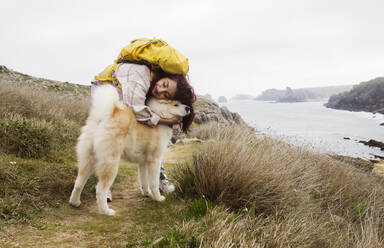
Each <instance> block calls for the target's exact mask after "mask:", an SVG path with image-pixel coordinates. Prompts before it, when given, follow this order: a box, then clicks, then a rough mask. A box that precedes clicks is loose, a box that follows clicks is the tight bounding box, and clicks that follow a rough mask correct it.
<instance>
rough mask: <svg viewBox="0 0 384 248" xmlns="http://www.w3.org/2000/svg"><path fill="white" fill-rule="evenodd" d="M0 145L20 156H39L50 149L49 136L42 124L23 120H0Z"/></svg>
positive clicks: (10, 152) (8, 151)
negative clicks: (33, 123)
mask: <svg viewBox="0 0 384 248" xmlns="http://www.w3.org/2000/svg"><path fill="white" fill-rule="evenodd" d="M0 136H1V137H2V139H1V143H0V147H1V148H2V150H4V151H5V152H6V153H9V154H16V155H17V156H19V157H22V158H40V157H42V156H44V154H45V153H47V151H49V149H50V147H49V146H50V136H49V134H48V131H47V129H46V128H45V127H44V126H42V125H37V126H35V125H32V124H31V123H30V122H27V121H25V120H22V121H21V120H8V121H6V122H0Z"/></svg>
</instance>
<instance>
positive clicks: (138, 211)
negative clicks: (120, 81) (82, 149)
mask: <svg viewBox="0 0 384 248" xmlns="http://www.w3.org/2000/svg"><path fill="white" fill-rule="evenodd" d="M5 73H7V74H9V71H8V72H0V135H1V139H0V182H1V183H0V229H1V231H0V247H319V248H320V247H384V225H383V224H384V223H383V219H384V218H383V217H384V185H383V181H382V179H380V178H377V177H375V176H373V175H371V174H369V173H367V172H365V171H363V170H359V169H356V168H355V167H353V166H351V165H349V164H348V163H347V162H341V161H338V160H335V159H333V158H331V157H329V156H326V155H321V154H313V153H311V152H308V151H307V150H306V149H305V147H295V146H292V145H288V144H286V143H284V142H281V141H278V140H275V139H271V138H269V137H263V138H261V137H258V136H256V135H255V134H254V133H253V132H252V131H250V130H248V129H245V128H244V127H243V126H241V127H240V126H236V125H234V126H226V127H223V126H222V125H219V124H218V123H207V124H202V125H195V127H194V129H193V130H192V132H191V133H190V134H189V136H190V137H198V138H200V139H203V140H205V142H203V143H193V144H180V145H174V146H172V147H170V148H169V149H168V151H167V154H166V156H165V158H164V161H165V163H166V164H165V166H166V168H167V169H168V174H169V176H170V178H171V180H172V181H173V182H174V183H175V184H176V186H177V187H176V188H177V190H176V192H175V193H172V194H170V195H167V199H166V201H165V202H161V203H158V202H153V201H151V200H150V199H148V198H144V197H142V196H141V195H140V193H139V190H138V188H137V180H136V177H137V172H136V171H137V165H136V164H130V163H127V162H122V163H121V166H120V169H119V175H118V178H117V180H116V182H115V184H114V186H113V189H112V193H113V196H114V200H113V202H112V203H110V205H111V207H112V208H114V209H115V210H117V216H114V217H107V216H100V215H99V214H97V207H96V202H95V195H94V194H95V192H94V186H95V181H96V180H95V178H92V180H91V181H90V182H88V183H87V185H86V189H85V192H84V193H85V194H84V195H83V199H82V206H81V207H80V208H79V209H76V208H72V207H70V206H69V204H68V203H67V202H68V199H69V195H70V192H71V189H72V186H73V183H74V180H75V177H76V166H75V165H76V160H75V151H74V146H75V144H76V139H77V137H78V135H79V133H80V127H81V126H82V125H83V124H84V121H85V118H86V116H87V111H88V106H89V95H88V94H89V93H88V91H87V90H84V91H83V90H82V88H81V89H78V87H79V86H73V85H71V84H67V85H66V86H65V87H67V90H55V89H54V88H52V87H50V86H47V87H39V86H31V84H29V83H26V84H25V82H23V80H22V79H21V78H19V81H18V82H16V83H17V87H15V86H16V83H15V82H13V81H12V78H13V76H12V75H11V76H9V75H8V76H7V75H5ZM12 73H14V72H12ZM15 75H16V76H15V77H19V76H20V75H18V74H15ZM20 77H22V76H20ZM28 77H29V76H28ZM28 80H31V82H32V84H33V85H35V84H36V85H39V82H40V81H39V80H43V81H45V83H46V84H49V80H44V79H35V78H32V77H31V78H28ZM35 81H36V82H35ZM53 83H57V82H53ZM58 84H59V86H58V87H61V85H60V83H58ZM71 87H73V88H71ZM68 92H69V93H68Z"/></svg>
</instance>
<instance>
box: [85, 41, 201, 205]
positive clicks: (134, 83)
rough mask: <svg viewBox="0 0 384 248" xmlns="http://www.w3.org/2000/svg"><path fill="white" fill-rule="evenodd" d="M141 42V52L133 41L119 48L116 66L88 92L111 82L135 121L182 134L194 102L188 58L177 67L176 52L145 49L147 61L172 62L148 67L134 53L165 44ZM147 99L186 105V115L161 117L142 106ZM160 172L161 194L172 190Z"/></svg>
mask: <svg viewBox="0 0 384 248" xmlns="http://www.w3.org/2000/svg"><path fill="white" fill-rule="evenodd" d="M142 40H144V41H145V42H144V43H143V44H141V43H140V44H141V45H140V46H144V48H142V47H141V48H142V49H134V48H135V45H132V44H135V43H137V42H138V41H137V40H135V41H132V42H131V45H129V46H127V47H125V48H123V50H122V52H121V53H120V55H119V57H118V59H117V64H116V63H115V64H114V65H111V66H108V67H107V68H106V69H105V70H104V71H103V72H102V73H100V74H99V75H98V76H96V77H95V79H96V80H95V81H93V82H92V88H91V90H92V92H93V91H94V89H95V88H96V87H97V86H98V85H102V84H105V83H111V84H112V85H113V86H115V88H116V90H117V92H118V93H119V96H120V100H122V102H123V103H124V104H125V105H127V106H128V107H130V108H131V109H132V110H133V113H134V114H135V117H136V120H137V121H138V122H140V123H142V124H145V125H148V126H151V127H155V126H157V125H158V124H164V125H174V124H177V125H180V127H181V129H182V131H183V132H185V133H186V132H187V130H188V128H189V127H190V125H191V124H192V122H193V119H194V117H195V113H194V109H193V103H194V102H195V100H196V96H195V94H194V90H193V88H192V87H191V85H190V84H189V82H188V80H187V78H186V76H185V75H184V74H186V73H187V72H188V59H187V58H185V57H184V56H182V58H185V59H182V60H180V63H181V65H177V62H178V61H179V60H177V59H173V57H172V56H174V51H176V50H174V49H173V48H169V47H168V48H167V49H164V50H161V53H160V52H159V53H160V55H159V54H157V53H154V54H150V53H149V52H148V51H152V50H153V49H148V51H147V54H146V56H147V57H148V58H153V57H156V56H161V58H162V59H163V60H164V61H167V62H170V61H174V63H173V64H172V63H168V64H167V66H165V65H162V64H161V63H159V64H151V63H150V61H146V60H143V59H142V58H143V57H142V56H141V55H142V54H141V53H138V54H136V53H135V52H137V51H136V50H140V51H142V50H145V49H146V48H147V46H152V45H153V46H160V47H163V46H164V45H167V44H166V43H165V42H164V41H161V40H160V41H158V40H153V41H152V40H148V39H142ZM139 41H141V40H139ZM167 46H168V45H167ZM167 51H169V52H167ZM132 58H137V59H140V61H131V60H132ZM169 66H171V67H169ZM163 67H164V68H165V69H166V68H169V69H170V70H171V71H177V72H178V73H182V74H171V73H167V72H164V70H163V69H161V68H163ZM150 98H156V99H163V100H178V101H179V102H181V103H182V104H184V105H187V107H188V111H189V112H190V114H188V115H187V116H184V117H178V116H175V117H172V118H169V119H165V118H161V117H160V116H159V115H157V114H156V113H154V112H153V111H152V110H151V108H150V107H149V106H147V104H146V103H147V102H148V101H149V99H150ZM160 171H161V173H160V190H161V191H162V192H164V193H168V192H172V191H173V190H174V189H175V188H174V186H173V185H172V184H171V183H170V182H169V181H168V180H167V177H166V175H165V170H164V167H163V165H162V163H161V170H160ZM110 198H111V197H110Z"/></svg>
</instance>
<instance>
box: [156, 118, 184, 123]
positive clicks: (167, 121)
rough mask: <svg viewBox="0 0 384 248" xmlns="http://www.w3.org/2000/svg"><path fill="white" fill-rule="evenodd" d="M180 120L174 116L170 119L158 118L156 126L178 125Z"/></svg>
mask: <svg viewBox="0 0 384 248" xmlns="http://www.w3.org/2000/svg"><path fill="white" fill-rule="evenodd" d="M182 120H183V118H182V117H179V116H175V117H172V118H170V119H164V118H160V120H159V122H158V124H165V125H173V124H180V123H181V121H182Z"/></svg>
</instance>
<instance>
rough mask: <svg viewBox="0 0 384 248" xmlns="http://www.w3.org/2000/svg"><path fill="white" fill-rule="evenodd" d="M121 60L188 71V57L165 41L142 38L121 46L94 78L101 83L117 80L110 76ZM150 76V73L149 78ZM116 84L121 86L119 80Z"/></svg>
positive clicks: (181, 71)
mask: <svg viewBox="0 0 384 248" xmlns="http://www.w3.org/2000/svg"><path fill="white" fill-rule="evenodd" d="M123 62H134V63H135V62H136V63H144V64H149V65H150V66H151V67H152V68H151V69H152V70H151V71H153V70H155V69H157V68H159V67H160V68H161V69H162V70H163V71H165V72H168V73H171V74H183V75H187V73H188V71H189V65H188V58H187V57H185V56H184V55H183V54H182V53H180V52H179V51H177V50H176V49H174V48H173V47H171V46H170V45H168V44H167V43H166V42H165V41H163V40H161V39H147V38H142V39H137V40H133V41H131V43H130V44H129V45H128V46H125V47H123V49H121V51H120V53H119V56H118V57H117V59H116V60H115V62H114V64H111V65H109V66H107V67H106V68H105V69H104V71H102V72H101V73H100V74H99V75H98V76H95V79H97V80H100V81H102V82H103V83H111V82H112V81H116V82H118V81H117V79H116V78H114V77H112V73H113V72H114V71H115V70H116V67H117V64H119V63H123ZM152 76H153V75H152V73H151V79H152ZM118 84H119V87H120V88H121V85H120V83H119V82H118Z"/></svg>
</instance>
